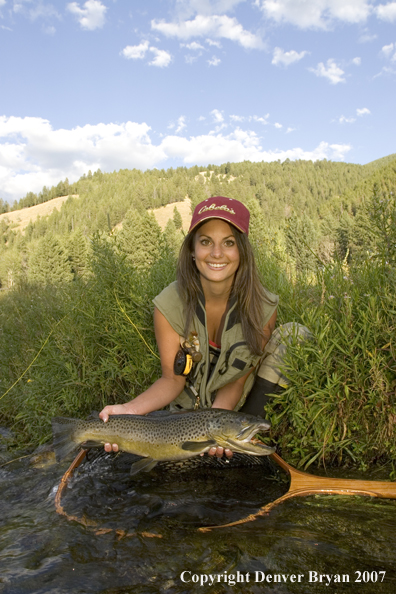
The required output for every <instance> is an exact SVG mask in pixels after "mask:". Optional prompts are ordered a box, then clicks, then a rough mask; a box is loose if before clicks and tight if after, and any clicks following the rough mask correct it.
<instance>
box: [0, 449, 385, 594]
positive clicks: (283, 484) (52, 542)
mask: <svg viewBox="0 0 396 594" xmlns="http://www.w3.org/2000/svg"><path fill="white" fill-rule="evenodd" d="M201 460H202V459H201ZM130 463H131V458H130V457H128V456H127V455H121V456H117V457H115V456H114V455H103V454H102V455H100V456H98V457H96V458H95V457H93V458H92V459H91V460H90V461H86V462H85V463H83V464H82V465H81V466H80V468H79V469H78V470H77V471H76V472H75V474H74V475H73V477H72V478H71V480H70V481H69V483H68V485H67V487H66V489H65V490H64V492H63V496H62V501H61V503H62V506H63V508H64V510H65V513H66V514H68V515H69V516H71V515H74V516H75V517H76V520H68V519H67V517H65V516H63V515H59V514H58V513H56V510H55V494H56V490H57V487H58V485H59V483H60V480H61V478H62V475H63V473H64V472H65V471H66V469H67V464H61V465H53V466H50V467H47V468H41V469H39V468H34V467H32V466H31V465H29V458H25V459H22V460H20V461H19V462H13V463H12V464H7V465H5V466H4V465H3V466H1V462H0V592H1V593H4V594H6V593H7V594H24V593H26V594H28V593H29V594H30V593H35V594H47V593H51V594H63V593H65V594H79V593H82V594H90V593H100V594H127V593H133V594H184V593H188V592H200V593H201V592H202V593H203V594H205V593H209V592H210V593H211V594H226V593H239V592H240V593H243V594H250V593H251V594H254V593H258V592H260V593H262V592H264V593H268V594H272V593H273V594H275V593H276V594H289V593H290V594H291V593H294V592H296V593H303V594H311V593H315V594H321V593H323V592H326V593H332V594H343V593H344V592H345V593H346V592H356V593H358V594H374V593H375V594H381V593H385V594H394V593H395V592H396V502H395V501H391V500H380V499H371V498H364V497H356V496H353V497H351V496H349V497H348V496H330V495H326V496H311V497H305V498H296V499H291V500H289V501H286V502H285V503H283V504H281V505H279V506H278V507H276V508H274V509H273V510H272V511H271V512H270V513H269V514H268V515H266V516H263V517H259V518H257V519H256V520H254V521H251V522H246V523H243V524H239V525H236V526H233V527H229V528H218V529H214V530H212V531H209V532H201V531H199V530H198V528H199V527H204V526H213V525H220V524H224V523H227V522H230V521H236V520H238V519H241V518H245V517H247V516H248V515H249V514H252V513H255V512H256V511H257V510H258V509H259V508H260V507H261V506H262V505H264V504H266V503H268V502H269V501H271V500H274V499H276V498H277V497H279V496H281V495H282V494H283V493H284V492H286V491H287V488H288V484H287V480H286V477H285V475H284V474H283V472H282V471H280V472H279V471H275V470H274V468H272V467H271V466H270V465H269V464H268V463H267V464H264V465H263V466H262V465H251V466H250V465H249V466H246V465H242V466H241V465H239V464H238V462H235V464H234V465H232V464H231V465H230V464H228V465H227V464H225V463H224V464H221V465H212V464H209V465H208V464H206V463H205V462H204V463H203V464H202V465H201V466H200V467H194V466H193V467H191V468H187V469H186V468H175V467H174V466H173V467H169V466H167V467H160V468H157V469H154V470H153V471H151V472H150V473H140V474H139V475H136V476H134V477H130V476H129V472H128V469H129V465H130ZM364 478H365V479H367V478H370V477H367V476H364ZM375 478H376V479H377V480H378V477H375ZM84 522H85V524H88V525H84ZM325 575H327V576H328V577H327V578H326V577H325ZM233 576H234V577H233ZM299 576H300V577H299ZM320 576H322V578H321V577H320ZM212 578H213V583H212V584H211V583H210V582H211V580H212ZM320 579H322V581H320ZM293 580H294V581H293ZM338 580H339V581H338ZM359 580H360V581H359ZM329 582H330V583H329ZM328 583H329V585H327V584H328Z"/></svg>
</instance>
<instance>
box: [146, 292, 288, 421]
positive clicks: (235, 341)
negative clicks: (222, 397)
mask: <svg viewBox="0 0 396 594" xmlns="http://www.w3.org/2000/svg"><path fill="white" fill-rule="evenodd" d="M267 294H268V297H269V299H270V300H271V301H273V304H267V303H264V304H263V323H262V327H263V328H264V326H265V325H266V324H267V323H268V321H269V320H270V318H271V316H272V314H273V313H274V311H275V309H276V307H277V304H278V301H279V298H278V296H277V295H274V294H273V293H270V292H269V291H267ZM153 303H154V305H155V307H157V308H158V310H159V311H160V312H161V313H162V315H163V316H165V318H166V320H167V321H168V322H169V323H170V325H171V326H172V328H173V329H174V330H175V331H176V332H177V333H178V334H179V336H180V338H181V342H184V340H185V337H184V336H183V334H184V325H185V315H184V306H183V302H182V300H181V298H180V295H179V292H178V290H177V281H175V282H173V283H171V284H170V285H169V286H168V287H166V288H165V289H164V290H163V291H162V292H161V293H160V294H159V295H157V297H155V299H154V300H153ZM191 330H194V331H195V332H196V333H197V335H198V340H199V346H200V349H199V350H200V352H201V353H202V359H201V361H199V362H198V363H195V364H194V366H193V369H192V371H191V372H190V374H189V376H188V378H187V382H186V386H185V388H184V390H183V392H182V393H181V394H179V396H178V397H177V398H175V400H174V401H173V402H172V403H171V405H170V409H171V410H180V409H193V408H197V406H198V407H199V408H210V407H211V406H212V404H213V401H214V398H215V396H216V392H217V390H219V389H220V388H222V387H223V386H226V385H227V384H230V383H231V382H234V381H236V380H237V379H239V378H241V377H243V376H244V375H245V374H246V373H247V372H248V371H249V370H250V369H253V368H254V369H256V370H257V368H258V367H259V366H258V363H259V362H260V360H261V358H262V355H253V354H252V353H251V351H250V349H249V348H248V346H247V344H246V341H245V339H244V337H243V333H242V325H241V322H240V319H239V313H238V311H237V309H236V298H232V299H231V300H230V303H229V308H228V311H227V314H226V318H225V322H224V327H223V332H222V335H221V351H220V355H219V358H218V360H217V363H216V366H215V368H214V369H213V370H212V373H211V375H210V378H208V374H209V368H210V365H209V362H210V361H209V339H208V332H207V327H206V311H205V303H204V296H203V294H201V295H200V296H199V298H198V303H197V308H196V311H195V314H194V317H193V320H192V327H191ZM255 375H256V374H255V373H254V372H252V373H251V374H250V375H249V376H248V378H247V379H246V381H245V385H244V389H243V394H242V397H241V399H240V400H239V402H238V404H237V405H236V407H235V410H238V409H239V408H240V407H241V406H242V405H243V403H244V401H245V399H246V396H247V395H248V393H249V392H250V390H251V388H252V386H253V383H254V380H255Z"/></svg>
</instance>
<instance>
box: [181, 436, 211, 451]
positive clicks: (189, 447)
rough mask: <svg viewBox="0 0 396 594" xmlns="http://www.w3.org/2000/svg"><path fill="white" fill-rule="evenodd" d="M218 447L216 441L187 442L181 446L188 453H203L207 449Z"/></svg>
mask: <svg viewBox="0 0 396 594" xmlns="http://www.w3.org/2000/svg"><path fill="white" fill-rule="evenodd" d="M216 445H217V442H216V441H215V440H214V439H209V440H208V441H185V442H184V443H182V444H181V448H182V450H186V451H187V452H202V450H204V449H205V448H212V447H213V446H216Z"/></svg>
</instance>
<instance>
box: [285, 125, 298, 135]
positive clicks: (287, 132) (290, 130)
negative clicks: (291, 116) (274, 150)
mask: <svg viewBox="0 0 396 594" xmlns="http://www.w3.org/2000/svg"><path fill="white" fill-rule="evenodd" d="M295 130H296V128H291V127H290V128H288V129H287V130H286V134H290V132H295Z"/></svg>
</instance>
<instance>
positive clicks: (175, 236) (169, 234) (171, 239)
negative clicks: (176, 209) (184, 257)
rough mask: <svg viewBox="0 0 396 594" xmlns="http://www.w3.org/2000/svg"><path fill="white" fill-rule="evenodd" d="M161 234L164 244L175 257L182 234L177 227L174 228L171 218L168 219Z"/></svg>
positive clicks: (181, 240)
mask: <svg viewBox="0 0 396 594" xmlns="http://www.w3.org/2000/svg"><path fill="white" fill-rule="evenodd" d="M163 236H164V240H165V244H166V246H167V247H168V249H169V250H170V251H171V252H172V254H174V255H175V256H176V257H177V256H178V254H179V251H180V247H181V244H182V242H183V235H182V234H181V232H180V231H179V229H176V226H175V223H174V222H173V221H172V219H169V221H168V222H167V223H166V226H165V229H164V233H163Z"/></svg>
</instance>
